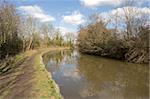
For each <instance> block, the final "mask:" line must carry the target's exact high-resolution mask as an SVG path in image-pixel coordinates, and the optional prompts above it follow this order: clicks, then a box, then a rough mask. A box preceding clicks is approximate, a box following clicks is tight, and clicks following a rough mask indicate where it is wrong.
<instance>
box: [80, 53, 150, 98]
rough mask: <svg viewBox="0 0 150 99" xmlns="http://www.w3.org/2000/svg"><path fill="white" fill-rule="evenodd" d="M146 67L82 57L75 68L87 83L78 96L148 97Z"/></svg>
mask: <svg viewBox="0 0 150 99" xmlns="http://www.w3.org/2000/svg"><path fill="white" fill-rule="evenodd" d="M147 67H148V66H145V65H143V66H142V65H136V64H131V63H124V62H118V61H115V60H110V59H102V58H97V57H93V56H88V55H87V56H84V55H83V56H81V57H80V58H79V60H78V66H77V68H78V69H79V73H80V75H83V76H84V77H85V78H86V80H87V82H88V83H86V84H85V86H83V88H82V89H81V93H80V94H82V96H84V97H86V96H94V95H102V94H107V95H109V94H111V95H110V96H112V95H113V96H114V97H120V98H121V97H124V98H125V97H126V98H127V99H128V98H131V97H132V99H138V97H139V98H141V97H148V92H149V91H148V68H147Z"/></svg>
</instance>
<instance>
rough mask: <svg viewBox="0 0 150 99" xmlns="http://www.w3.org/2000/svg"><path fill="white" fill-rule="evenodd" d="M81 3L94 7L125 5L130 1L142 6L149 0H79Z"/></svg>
mask: <svg viewBox="0 0 150 99" xmlns="http://www.w3.org/2000/svg"><path fill="white" fill-rule="evenodd" d="M80 2H81V5H83V6H85V7H90V8H95V7H98V6H120V5H122V6H126V4H128V3H132V5H134V6H143V5H145V4H148V3H149V0H133V2H132V1H131V0H80Z"/></svg>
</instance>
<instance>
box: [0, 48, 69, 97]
mask: <svg viewBox="0 0 150 99" xmlns="http://www.w3.org/2000/svg"><path fill="white" fill-rule="evenodd" d="M62 49H68V48H49V49H40V50H32V51H28V52H25V53H22V54H19V55H17V56H15V57H13V59H12V61H10V62H7V63H6V64H8V65H6V66H4V65H2V64H1V66H3V68H0V69H1V74H0V98H2V99H14V98H15V99H20V98H21V99H27V98H35V99H60V98H61V95H60V92H59V88H58V87H57V85H56V83H55V81H54V80H53V79H52V77H51V74H50V73H48V72H47V71H46V69H45V66H44V64H43V62H42V55H43V54H44V53H46V52H49V51H53V50H62ZM9 63H10V64H9Z"/></svg>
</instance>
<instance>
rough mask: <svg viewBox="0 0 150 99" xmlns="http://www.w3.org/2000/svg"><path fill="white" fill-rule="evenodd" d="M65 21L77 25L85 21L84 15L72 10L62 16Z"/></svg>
mask: <svg viewBox="0 0 150 99" xmlns="http://www.w3.org/2000/svg"><path fill="white" fill-rule="evenodd" d="M62 18H63V21H64V22H65V23H69V24H73V25H79V24H82V23H84V22H85V19H84V16H83V15H82V14H81V13H80V12H78V11H74V12H73V13H72V14H71V15H66V16H62Z"/></svg>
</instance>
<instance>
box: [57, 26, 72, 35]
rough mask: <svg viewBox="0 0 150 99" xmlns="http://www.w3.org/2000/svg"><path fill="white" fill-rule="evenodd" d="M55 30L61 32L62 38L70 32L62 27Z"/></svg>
mask: <svg viewBox="0 0 150 99" xmlns="http://www.w3.org/2000/svg"><path fill="white" fill-rule="evenodd" d="M56 28H57V29H59V31H60V32H61V34H62V35H63V36H64V35H65V34H67V33H70V32H72V31H71V30H70V29H68V28H66V27H62V26H59V27H56Z"/></svg>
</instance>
